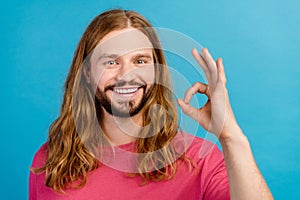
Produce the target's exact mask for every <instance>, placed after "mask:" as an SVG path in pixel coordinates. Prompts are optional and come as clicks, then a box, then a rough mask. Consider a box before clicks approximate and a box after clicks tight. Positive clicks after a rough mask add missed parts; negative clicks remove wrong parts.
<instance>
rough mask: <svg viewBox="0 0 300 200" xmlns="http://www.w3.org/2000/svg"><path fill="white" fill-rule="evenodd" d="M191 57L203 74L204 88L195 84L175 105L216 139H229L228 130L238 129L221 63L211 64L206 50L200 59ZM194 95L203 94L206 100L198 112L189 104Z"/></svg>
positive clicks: (213, 62)
mask: <svg viewBox="0 0 300 200" xmlns="http://www.w3.org/2000/svg"><path fill="white" fill-rule="evenodd" d="M192 55H193V56H194V58H195V59H196V61H197V62H198V64H199V65H200V66H201V67H202V69H203V70H204V72H205V75H206V77H207V80H208V85H206V84H204V83H201V82H196V83H195V84H194V85H193V86H192V87H190V88H189V89H188V90H187V91H186V93H185V95H184V100H182V99H178V104H179V106H180V107H181V109H182V111H183V112H184V113H185V114H186V115H188V116H190V117H192V118H193V119H194V120H195V121H196V122H198V123H199V124H200V125H201V126H202V127H203V128H204V129H205V130H207V131H208V132H211V133H214V134H215V135H216V136H217V137H220V139H223V138H227V137H230V134H231V132H234V131H230V130H233V128H236V127H238V125H237V123H236V120H235V117H234V114H233V112H232V109H231V106H230V102H229V98H228V93H227V89H226V87H225V85H226V76H225V72H224V66H223V63H222V59H221V58H219V59H217V61H216V62H215V61H214V59H213V58H212V56H211V55H210V53H209V52H208V50H207V49H206V48H204V49H202V55H200V54H199V52H198V51H197V50H196V49H193V50H192ZM196 93H200V94H204V95H206V96H207V98H208V100H207V102H206V103H205V104H204V106H202V107H200V108H195V107H193V106H191V105H190V104H189V103H190V100H191V98H192V96H193V95H194V94H196Z"/></svg>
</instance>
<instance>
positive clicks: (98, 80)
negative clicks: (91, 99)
mask: <svg viewBox="0 0 300 200" xmlns="http://www.w3.org/2000/svg"><path fill="white" fill-rule="evenodd" d="M116 47H117V48H116ZM152 49H153V46H152V44H151V42H150V41H149V40H148V38H147V37H146V36H145V35H144V34H143V33H142V32H140V31H139V30H137V29H134V28H127V29H122V30H117V31H112V32H110V33H108V34H107V35H106V36H105V37H104V38H103V39H102V40H101V41H100V43H99V44H98V45H97V47H96V48H95V50H94V52H93V54H92V56H91V72H90V73H86V76H87V79H88V82H90V84H91V85H92V87H93V88H95V89H94V90H96V88H98V89H100V90H101V91H103V92H104V94H105V95H106V96H107V98H108V99H109V100H110V101H111V104H112V106H115V107H116V108H117V109H119V110H120V111H122V112H124V113H129V110H130V108H129V106H128V103H129V102H131V104H132V107H133V108H135V107H137V105H138V104H139V103H140V102H141V100H142V98H143V95H144V94H145V93H148V92H149V91H150V90H151V87H152V85H153V82H154V59H153V55H152ZM103 55H105V56H103ZM122 81H123V82H127V83H126V84H125V85H122V86H118V85H117V83H120V82H122ZM130 82H136V83H138V84H143V85H145V88H139V89H138V90H137V91H136V92H133V93H127V94H118V93H116V92H114V90H113V89H110V90H106V91H105V88H107V87H110V86H112V88H115V89H132V88H136V87H137V86H136V85H135V84H131V83H130ZM102 113H103V115H104V117H103V122H102V126H103V129H104V132H105V134H106V135H107V137H108V138H109V139H110V141H111V142H112V144H114V145H121V144H126V143H129V142H133V141H135V138H136V137H138V133H139V132H140V129H141V128H142V127H141V126H142V116H143V111H142V110H141V111H140V112H138V113H137V114H136V115H134V116H131V117H117V116H113V115H111V114H109V113H108V112H107V111H106V110H105V109H103V112H102Z"/></svg>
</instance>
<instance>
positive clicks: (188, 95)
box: [184, 82, 209, 103]
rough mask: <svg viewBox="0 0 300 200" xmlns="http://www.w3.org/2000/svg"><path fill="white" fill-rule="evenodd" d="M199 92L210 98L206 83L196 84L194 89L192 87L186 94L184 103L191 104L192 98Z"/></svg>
mask: <svg viewBox="0 0 300 200" xmlns="http://www.w3.org/2000/svg"><path fill="white" fill-rule="evenodd" d="M197 92H199V93H201V94H205V95H206V96H208V98H209V92H208V86H207V85H206V84H204V83H200V82H196V83H194V85H193V86H192V87H190V88H189V89H188V90H187V91H186V92H185V94H184V102H185V103H190V101H191V99H192V97H193V95H194V94H196V93H197Z"/></svg>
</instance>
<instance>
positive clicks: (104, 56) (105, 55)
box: [97, 53, 119, 61]
mask: <svg viewBox="0 0 300 200" xmlns="http://www.w3.org/2000/svg"><path fill="white" fill-rule="evenodd" d="M118 57H119V55H117V54H107V53H103V54H101V55H100V56H99V57H98V59H97V60H98V61H99V60H102V59H104V58H111V59H116V58H118Z"/></svg>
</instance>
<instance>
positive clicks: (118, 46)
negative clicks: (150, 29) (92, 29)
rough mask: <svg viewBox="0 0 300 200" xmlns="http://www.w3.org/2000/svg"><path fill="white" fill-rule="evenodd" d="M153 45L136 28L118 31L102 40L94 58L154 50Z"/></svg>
mask: <svg viewBox="0 0 300 200" xmlns="http://www.w3.org/2000/svg"><path fill="white" fill-rule="evenodd" d="M152 48H153V45H152V44H151V42H150V41H149V39H148V38H147V36H146V35H144V34H143V33H142V32H141V31H139V30H138V29H135V28H127V29H122V30H116V31H112V32H110V33H108V34H107V35H106V36H104V37H103V38H102V40H101V41H100V42H99V43H98V45H97V46H96V48H95V49H94V51H93V55H92V57H94V56H99V55H101V54H116V55H125V54H128V53H130V52H134V51H138V50H143V49H152Z"/></svg>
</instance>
